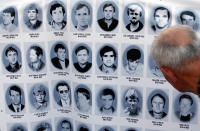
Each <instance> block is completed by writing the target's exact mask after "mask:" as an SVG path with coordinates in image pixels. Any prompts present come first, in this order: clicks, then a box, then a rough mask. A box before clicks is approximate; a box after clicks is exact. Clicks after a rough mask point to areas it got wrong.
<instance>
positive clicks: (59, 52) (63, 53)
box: [50, 42, 69, 70]
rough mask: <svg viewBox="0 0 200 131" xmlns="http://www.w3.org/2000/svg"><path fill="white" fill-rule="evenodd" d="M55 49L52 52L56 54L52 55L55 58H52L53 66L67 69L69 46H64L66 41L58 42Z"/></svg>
mask: <svg viewBox="0 0 200 131" xmlns="http://www.w3.org/2000/svg"><path fill="white" fill-rule="evenodd" d="M53 50H54V52H53V51H52V52H51V53H52V54H51V55H53V54H54V56H52V57H53V58H51V62H52V64H53V66H54V67H55V68H57V69H60V70H64V69H67V68H68V65H69V59H68V58H67V55H68V51H67V48H66V47H65V46H64V43H63V42H57V44H56V45H55V47H54V49H53ZM51 55H50V56H51Z"/></svg>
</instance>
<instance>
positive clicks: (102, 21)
mask: <svg viewBox="0 0 200 131" xmlns="http://www.w3.org/2000/svg"><path fill="white" fill-rule="evenodd" d="M98 24H99V26H100V27H101V29H103V30H104V31H112V30H114V29H115V28H116V27H117V25H118V20H116V19H112V23H111V24H110V26H108V25H107V23H106V22H105V18H102V19H99V20H98Z"/></svg>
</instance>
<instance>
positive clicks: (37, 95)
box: [32, 84, 48, 110]
mask: <svg viewBox="0 0 200 131" xmlns="http://www.w3.org/2000/svg"><path fill="white" fill-rule="evenodd" d="M45 88H46V87H45V86H44V85H43V84H36V85H34V86H33V92H32V95H33V106H34V108H35V109H36V110H44V109H46V108H47V106H48V100H47V99H48V98H47V97H48V92H47V90H46V89H45Z"/></svg>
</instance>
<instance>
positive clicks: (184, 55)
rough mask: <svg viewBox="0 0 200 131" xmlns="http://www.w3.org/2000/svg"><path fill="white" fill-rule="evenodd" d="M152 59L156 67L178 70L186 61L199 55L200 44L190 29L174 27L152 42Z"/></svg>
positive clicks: (182, 26) (180, 26) (187, 27)
mask: <svg viewBox="0 0 200 131" xmlns="http://www.w3.org/2000/svg"><path fill="white" fill-rule="evenodd" d="M151 53H152V57H153V58H154V60H155V62H156V63H157V65H158V66H167V67H170V68H174V69H180V67H181V66H182V65H184V63H185V62H186V61H189V60H193V59H196V58H198V57H199V55H200V42H199V39H198V38H197V35H196V33H195V32H194V30H193V29H192V28H190V27H189V26H186V25H176V26H172V27H169V28H167V29H166V30H164V31H163V32H161V33H160V35H159V36H158V37H157V38H156V39H155V40H154V41H153V43H152V48H151Z"/></svg>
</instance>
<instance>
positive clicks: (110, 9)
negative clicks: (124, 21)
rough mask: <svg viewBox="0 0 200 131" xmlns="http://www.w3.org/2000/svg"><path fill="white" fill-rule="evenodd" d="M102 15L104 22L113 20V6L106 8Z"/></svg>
mask: <svg viewBox="0 0 200 131" xmlns="http://www.w3.org/2000/svg"><path fill="white" fill-rule="evenodd" d="M103 14H104V18H105V19H106V20H111V19H113V17H114V16H115V11H114V8H113V6H108V7H106V8H104V10H103Z"/></svg>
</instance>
